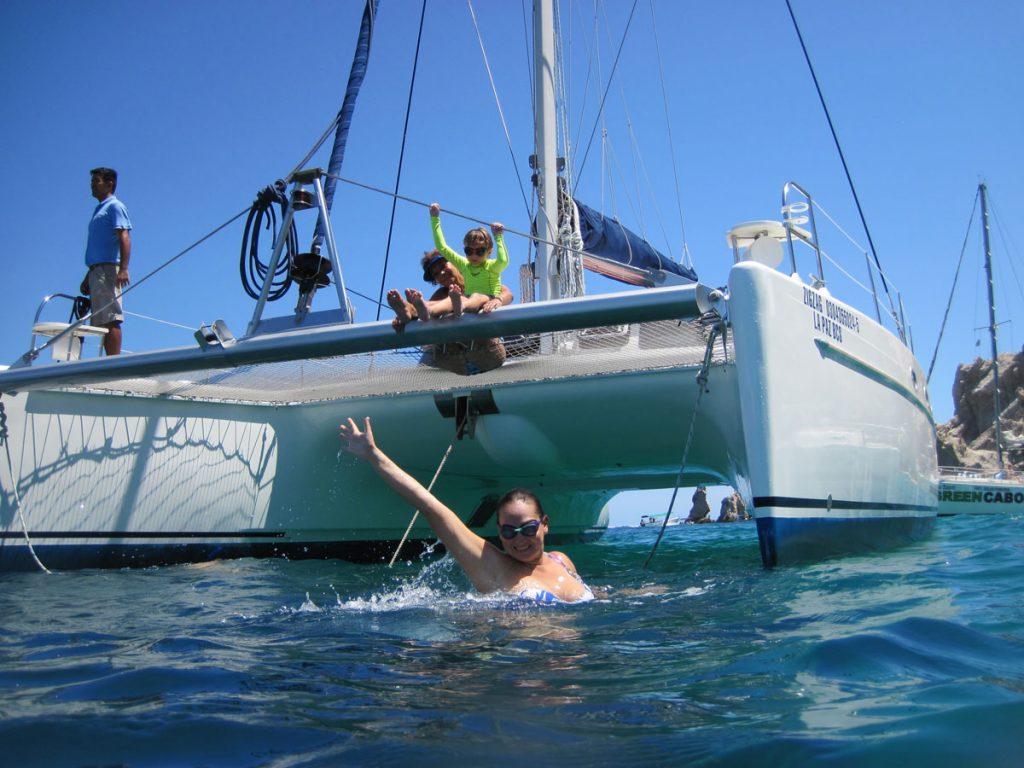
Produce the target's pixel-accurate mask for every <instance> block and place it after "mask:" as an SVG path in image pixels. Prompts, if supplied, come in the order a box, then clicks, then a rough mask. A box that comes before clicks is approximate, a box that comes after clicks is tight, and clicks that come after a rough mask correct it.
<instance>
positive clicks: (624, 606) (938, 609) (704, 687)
mask: <svg viewBox="0 0 1024 768" xmlns="http://www.w3.org/2000/svg"><path fill="white" fill-rule="evenodd" d="M654 536H655V532H654V531H653V529H651V528H616V529H612V530H610V531H609V532H608V534H607V535H606V536H605V537H604V539H602V540H601V541H600V542H598V543H595V544H588V545H579V546H576V547H572V548H566V550H565V551H566V552H568V553H569V554H570V555H571V557H572V558H573V559H574V560H575V561H576V564H577V565H578V566H579V569H580V572H581V573H582V574H583V575H584V577H585V578H586V580H587V581H588V583H590V584H591V586H593V587H594V588H595V591H596V592H598V593H599V595H598V599H597V600H595V601H593V602H591V603H587V604H582V605H573V606H556V607H550V606H534V605H528V604H523V603H521V602H519V601H515V600H510V599H508V598H503V597H481V596H479V595H475V594H473V593H472V592H471V591H470V590H469V585H468V582H466V580H465V578H464V577H463V576H462V574H461V572H460V571H459V569H458V568H456V567H454V566H453V564H452V563H451V561H450V560H448V559H441V560H438V559H436V558H434V559H432V560H425V561H416V562H407V563H399V564H397V565H396V567H395V568H394V569H389V568H387V567H386V565H384V564H381V565H379V566H366V565H352V564H348V563H344V562H340V561H316V562H311V561H305V562H287V561H270V560H263V561H257V560H237V561H223V562H216V563H211V564H204V565H202V566H187V567H168V568H154V569H146V570H131V571H130V570H123V571H82V572H68V573H57V574H54V575H52V576H47V575H45V574H41V573H20V574H3V575H0V584H2V596H0V617H2V618H0V694H2V695H0V739H2V744H3V762H4V764H5V765H12V766H13V765H17V766H200V765H211V766H334V765H382V766H390V765H394V766H399V765H403V766H405V765H409V764H414V765H417V766H434V765H437V766H442V765H443V766H452V765H461V764H479V765H517V766H521V765H524V764H526V765H530V764H537V765H549V764H553V763H556V762H558V763H561V764H563V765H564V764H567V765H586V766H599V765H708V766H718V765H722V766H727V765H737V766H739V765H742V766H750V765H773V766H774V765H805V764H807V763H808V761H813V762H814V763H816V764H827V765H837V766H863V765H873V766H879V765H883V766H884V765H899V766H901V768H902V766H907V765H928V766H929V767H930V768H936V767H937V766H966V765H975V764H984V765H985V766H986V768H994V767H998V766H1011V765H1013V766H1019V765H1021V757H1020V755H1021V752H1020V744H1021V736H1020V728H1021V724H1022V723H1024V579H1022V578H1021V574H1022V573H1024V512H1016V513H1010V514H1007V515H1001V516H992V517H973V518H969V517H955V518H940V519H939V521H938V524H937V526H936V531H935V533H934V534H933V535H932V536H931V537H930V538H929V539H928V540H926V541H923V542H920V543H918V544H915V545H913V546H911V547H907V548H903V549H899V550H895V551H891V552H886V553H880V554H872V555H865V556H859V557H848V558H841V559H834V560H828V561H825V562H822V563H817V564H811V565H801V566H792V567H783V568H778V569H775V570H770V571H769V570H765V569H763V568H762V567H761V565H760V560H759V556H758V552H757V542H756V534H755V530H754V527H753V525H752V524H749V523H737V524H715V525H703V526H676V527H670V528H669V529H668V530H667V532H666V536H665V538H664V539H663V541H662V543H661V545H660V547H659V549H658V552H657V555H656V557H655V558H654V560H653V562H652V565H651V568H650V569H649V570H643V568H642V564H643V562H644V559H645V558H646V556H647V553H648V552H649V551H650V547H651V545H652V543H653V540H654Z"/></svg>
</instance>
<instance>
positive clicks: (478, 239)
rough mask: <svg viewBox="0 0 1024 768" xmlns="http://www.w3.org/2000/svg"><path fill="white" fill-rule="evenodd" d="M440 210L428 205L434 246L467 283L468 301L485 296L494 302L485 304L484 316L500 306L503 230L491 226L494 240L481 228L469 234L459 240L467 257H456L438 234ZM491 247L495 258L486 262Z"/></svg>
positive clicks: (504, 264) (504, 253)
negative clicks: (478, 296) (494, 252)
mask: <svg viewBox="0 0 1024 768" xmlns="http://www.w3.org/2000/svg"><path fill="white" fill-rule="evenodd" d="M440 216H441V206H440V205H438V204H437V203H431V204H430V228H431V230H432V231H433V234H434V246H435V247H436V248H437V250H438V251H440V253H441V255H442V256H444V257H445V258H446V259H448V261H450V262H451V263H452V264H454V265H455V266H456V267H457V268H458V270H459V272H461V273H462V276H463V278H465V281H466V288H465V294H466V297H467V298H470V297H472V296H473V294H484V295H485V296H488V297H489V298H490V299H494V301H488V302H487V303H486V304H485V305H484V306H483V307H481V308H480V312H483V313H485V314H486V313H487V312H490V311H492V310H494V309H497V308H498V307H500V306H501V301H500V300H499V297H500V295H501V272H502V270H504V269H505V267H507V266H508V251H506V250H505V235H504V232H505V227H504V225H502V224H500V223H498V222H495V223H493V224H491V232H493V233H494V240H493V242H492V241H491V236H490V234H489V233H488V232H487V230H486V229H484V228H483V227H477V228H475V229H471V230H469V232H467V233H466V236H465V237H464V238H463V239H462V245H463V248H464V250H465V251H466V255H465V256H463V255H462V254H461V253H457V252H456V251H453V250H452V249H451V248H449V247H448V244H447V243H446V242H445V240H444V234H443V233H442V232H441V218H440ZM494 246H497V254H496V258H493V259H489V258H487V257H488V256H489V255H490V253H491V250H492V248H493V247H494Z"/></svg>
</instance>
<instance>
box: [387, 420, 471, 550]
mask: <svg viewBox="0 0 1024 768" xmlns="http://www.w3.org/2000/svg"><path fill="white" fill-rule="evenodd" d="M465 423H466V422H465V420H463V422H462V424H460V425H459V427H458V428H456V430H455V435H456V437H455V440H458V439H459V438H458V434H459V430H460V429H461V428H462V427H463V426H464V425H465ZM455 440H452V441H451V443H450V444H449V445H448V450H446V451H445V452H444V456H442V457H441V463H440V464H438V465H437V471H435V472H434V477H433V478H432V479H431V481H430V485H428V486H427V493H430V492H431V491H432V490H433V488H434V483H436V482H437V478H438V477H439V476H440V474H441V470H442V469H444V464H445V462H446V461H448V457H449V456H451V453H452V449H453V448H455ZM419 516H420V511H419V510H418V509H417V510H416V511H415V512H413V513H412V519H411V520H410V521H409V525H408V526H407V527H406V529H405V533H404V534H402V540H401V541H400V542H398V546H397V547H395V554H393V555H392V556H391V562H389V563H388V568H391V567H392V566H393V565H394V564H395V560H397V559H398V553H399V552H401V551H402V547H403V546H404V545H405V542H406V540H407V539H408V538H409V533H410V531H412V527H413V525H415V524H416V519H417V518H418V517H419Z"/></svg>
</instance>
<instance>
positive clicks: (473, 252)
mask: <svg viewBox="0 0 1024 768" xmlns="http://www.w3.org/2000/svg"><path fill="white" fill-rule="evenodd" d="M465 251H466V255H467V256H484V255H486V254H487V247H486V246H481V247H480V248H472V247H470V246H468V245H467V246H466V248H465Z"/></svg>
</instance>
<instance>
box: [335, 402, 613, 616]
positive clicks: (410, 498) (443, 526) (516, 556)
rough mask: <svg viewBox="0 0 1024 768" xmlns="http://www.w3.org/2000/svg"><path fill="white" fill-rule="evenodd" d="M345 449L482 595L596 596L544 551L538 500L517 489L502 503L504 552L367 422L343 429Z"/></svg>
mask: <svg viewBox="0 0 1024 768" xmlns="http://www.w3.org/2000/svg"><path fill="white" fill-rule="evenodd" d="M339 431H340V434H341V439H342V442H343V443H345V446H344V447H345V449H346V450H347V451H348V452H349V453H351V454H353V455H354V456H358V457H359V458H361V459H364V460H365V461H366V462H367V463H368V464H369V465H370V467H371V468H373V470H374V471H375V472H376V473H377V474H378V475H380V476H381V478H382V479H383V480H384V482H385V483H387V484H388V485H389V486H390V487H391V488H392V490H394V491H395V493H397V494H398V495H399V496H401V497H402V498H403V499H405V500H406V501H407V502H409V504H411V505H412V506H413V507H415V508H416V509H418V510H419V511H420V512H421V513H422V514H423V516H424V517H426V519H427V522H429V523H430V527H431V528H433V529H434V532H435V533H436V534H437V535H438V537H439V538H440V539H441V541H442V543H443V544H444V545H445V547H446V548H447V550H448V552H450V553H451V555H452V557H453V558H455V561H456V562H457V563H458V564H459V565H460V566H462V570H464V571H465V572H466V575H467V576H468V577H469V580H470V581H471V582H472V583H473V586H474V587H475V588H476V589H477V590H479V591H480V592H483V593H487V592H510V593H512V594H514V595H518V596H520V597H523V598H526V599H529V600H536V601H538V602H542V603H551V602H566V603H576V602H581V601H584V600H591V599H593V597H594V594H593V592H591V591H590V587H588V586H587V585H586V584H584V583H583V580H582V579H581V578H580V577H579V576H578V575H577V574H576V568H575V566H573V564H572V561H571V560H570V559H569V558H568V557H566V556H565V555H564V554H562V553H561V552H548V553H545V551H544V536H545V535H546V534H547V532H548V523H549V521H548V516H547V515H545V514H544V510H543V509H541V505H540V502H539V501H538V500H537V497H536V496H534V495H533V494H532V493H530V492H529V491H526V490H523V489H518V488H517V489H515V490H512V491H509V492H508V493H506V494H505V495H504V496H503V497H502V498H501V500H500V501H499V502H498V509H497V522H498V533H499V535H500V536H501V545H502V549H498V548H497V547H496V546H494V545H493V544H491V543H490V542H488V541H487V540H485V539H484V538H482V537H481V536H478V535H477V534H475V533H473V531H471V530H470V529H469V528H468V527H467V526H466V524H465V523H463V522H462V520H460V519H459V517H458V515H456V514H455V513H454V512H453V511H452V510H451V509H449V508H448V507H447V506H445V505H444V504H442V503H441V502H440V501H439V500H438V499H437V498H436V497H435V496H434V495H433V494H431V493H430V492H428V491H427V489H426V488H424V487H423V486H422V485H421V484H420V483H419V482H418V481H417V480H416V479H415V478H413V477H412V476H411V475H409V474H408V473H407V472H405V470H403V469H402V468H401V467H399V466H398V465H397V464H395V462H394V461H392V460H391V459H390V458H389V457H388V456H387V454H385V453H384V451H382V450H381V449H380V448H378V447H377V444H376V443H375V442H374V439H373V429H372V427H371V425H370V419H369V417H367V418H366V420H365V422H364V425H363V429H362V430H360V429H359V427H358V426H357V425H356V423H355V421H353V420H352V419H351V418H350V419H348V421H347V423H345V424H342V425H341V426H340V427H339Z"/></svg>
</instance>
